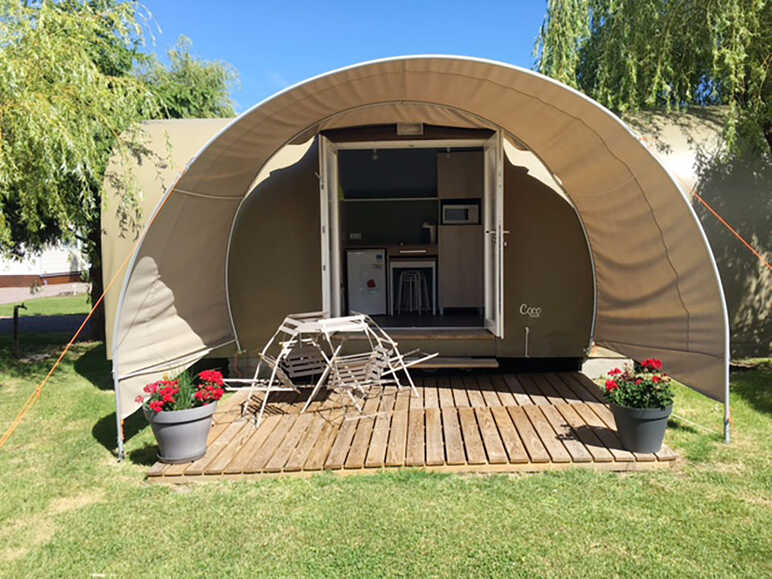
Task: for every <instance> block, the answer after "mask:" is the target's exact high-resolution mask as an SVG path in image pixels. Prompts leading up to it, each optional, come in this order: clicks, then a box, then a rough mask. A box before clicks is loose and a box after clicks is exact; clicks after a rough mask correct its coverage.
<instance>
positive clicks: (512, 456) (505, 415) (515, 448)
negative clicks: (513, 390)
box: [491, 406, 528, 463]
mask: <svg viewBox="0 0 772 579" xmlns="http://www.w3.org/2000/svg"><path fill="white" fill-rule="evenodd" d="M491 414H492V415H493V419H494V420H495V421H496V426H497V427H498V429H499V434H501V441H502V442H503V443H504V448H505V449H506V451H507V456H508V457H509V462H518V463H519V462H528V453H527V452H526V451H525V447H524V446H523V441H522V440H520V437H519V436H518V434H517V429H516V428H515V425H514V424H513V423H512V418H511V417H510V415H509V412H507V409H506V408H504V407H503V406H496V407H495V408H491Z"/></svg>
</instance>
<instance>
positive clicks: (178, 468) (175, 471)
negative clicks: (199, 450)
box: [163, 422, 231, 476]
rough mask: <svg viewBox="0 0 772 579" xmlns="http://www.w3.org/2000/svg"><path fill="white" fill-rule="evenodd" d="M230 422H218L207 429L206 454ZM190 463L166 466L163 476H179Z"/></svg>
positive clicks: (202, 458)
mask: <svg viewBox="0 0 772 579" xmlns="http://www.w3.org/2000/svg"><path fill="white" fill-rule="evenodd" d="M230 424H231V422H220V423H214V424H213V425H212V427H211V428H210V429H209V434H208V435H207V438H206V449H207V453H209V451H210V449H211V448H212V446H213V445H214V443H215V441H216V440H217V439H218V438H219V436H220V435H221V434H222V433H223V432H225V429H226V428H228V426H230ZM206 458H207V456H206V455H204V456H202V457H201V458H200V459H199V460H204V459H206ZM211 458H212V455H211V454H210V456H209V458H208V459H207V462H208V461H209V460H211ZM190 464H191V463H189V462H186V463H183V464H167V465H166V468H165V469H164V471H163V473H164V476H179V475H181V474H183V473H184V472H185V469H187V468H188V467H189V466H190Z"/></svg>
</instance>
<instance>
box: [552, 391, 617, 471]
mask: <svg viewBox="0 0 772 579" xmlns="http://www.w3.org/2000/svg"><path fill="white" fill-rule="evenodd" d="M555 409H556V410H557V411H558V412H560V414H561V415H562V416H563V418H565V420H566V422H568V425H569V426H570V427H571V429H572V430H573V431H574V434H576V436H577V438H578V439H579V440H580V441H581V442H582V444H584V446H585V447H586V448H587V450H588V451H589V452H590V454H591V455H592V459H593V460H594V461H595V462H610V461H612V460H614V457H613V456H612V455H611V452H610V451H609V450H608V449H607V448H606V446H605V445H604V444H603V442H602V441H601V440H600V439H599V438H598V437H597V435H596V434H595V433H594V432H593V430H592V428H590V426H588V425H587V424H586V423H585V422H584V420H583V419H582V418H581V417H580V416H579V414H577V413H576V411H575V410H574V408H573V405H570V404H556V405H555ZM569 450H570V449H569Z"/></svg>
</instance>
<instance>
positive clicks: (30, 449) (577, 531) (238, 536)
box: [0, 338, 772, 577]
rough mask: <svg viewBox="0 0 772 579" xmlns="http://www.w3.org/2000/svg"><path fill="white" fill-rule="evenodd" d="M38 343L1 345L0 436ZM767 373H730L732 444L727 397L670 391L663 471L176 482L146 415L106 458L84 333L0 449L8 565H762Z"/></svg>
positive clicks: (4, 566)
mask: <svg viewBox="0 0 772 579" xmlns="http://www.w3.org/2000/svg"><path fill="white" fill-rule="evenodd" d="M48 341H49V340H47V339H45V338H39V339H37V340H36V341H34V346H31V349H32V350H33V352H32V354H34V355H30V356H29V357H28V358H27V359H26V360H23V361H13V360H12V359H11V357H10V355H9V345H8V343H7V341H6V342H3V341H0V429H2V430H5V428H6V427H7V426H8V425H9V423H10V422H11V420H12V419H13V417H14V415H15V413H16V411H17V410H18V409H19V408H20V407H21V405H22V404H23V402H24V400H25V399H26V398H27V396H28V395H29V394H30V392H31V391H32V390H33V389H34V387H35V384H36V383H37V381H38V380H39V379H40V378H41V377H42V376H43V375H44V373H45V372H46V371H47V369H48V367H49V364H50V363H51V359H52V358H53V357H54V356H55V355H56V353H57V346H55V345H53V344H50V343H48ZM32 342H33V341H31V340H30V341H28V343H32ZM771 383H772V368H770V367H769V366H759V367H758V368H756V369H752V370H746V371H742V372H737V373H735V374H734V375H733V384H732V403H733V417H734V442H733V443H732V444H731V445H730V446H726V445H724V444H723V443H722V442H721V433H720V432H719V425H720V423H721V415H722V408H721V405H719V404H717V403H715V402H712V401H710V400H708V399H706V398H704V397H702V396H700V395H698V394H696V393H694V392H691V391H689V390H687V389H685V388H681V387H679V388H678V391H677V398H676V412H677V413H678V414H679V415H680V416H682V417H683V418H685V419H686V420H688V421H689V422H688V423H687V422H685V421H683V420H681V419H674V420H673V423H672V425H671V428H669V429H668V435H667V442H668V444H670V445H671V446H672V447H674V448H675V449H676V450H677V451H678V452H680V453H681V455H682V456H684V457H685V460H684V461H683V462H682V463H681V464H680V466H679V467H678V468H676V469H674V470H669V471H659V472H652V473H636V474H631V475H619V474H613V473H595V472H591V471H587V470H579V469H577V470H575V471H566V472H559V473H549V474H540V475H518V476H456V475H437V474H427V473H423V472H420V471H417V470H404V471H400V472H397V473H394V474H373V475H371V476H356V477H346V478H338V477H336V476H334V475H330V474H326V475H318V476H315V477H313V478H311V479H307V480H306V479H267V480H261V481H257V482H213V483H208V484H201V485H190V486H182V487H170V486H163V485H150V484H148V483H146V482H145V480H144V473H145V470H146V468H147V466H146V465H147V464H149V463H151V462H152V461H153V460H154V459H153V456H154V454H155V451H156V447H155V444H154V440H153V436H152V433H151V432H150V430H149V428H147V427H145V426H144V424H143V421H142V420H136V421H133V420H132V421H130V424H129V430H130V431H132V432H134V433H135V434H134V435H133V436H132V437H131V439H130V440H129V441H128V444H127V450H128V453H129V460H127V461H126V462H125V463H123V464H117V463H116V461H115V458H114V456H113V454H112V452H111V449H112V446H113V444H114V438H115V420H114V418H115V417H114V414H113V408H114V407H113V396H112V391H111V390H110V388H111V380H110V375H109V366H108V364H107V363H106V362H105V361H104V349H103V347H102V346H101V345H99V344H95V343H80V344H77V345H76V346H75V348H74V350H73V351H72V353H70V354H69V355H68V356H67V358H66V360H65V363H64V365H63V366H62V368H61V370H60V371H59V372H57V374H55V376H54V377H53V379H52V381H51V383H50V384H49V386H48V387H47V388H46V390H45V391H44V393H43V396H42V398H41V399H40V401H39V402H38V403H37V405H36V406H35V407H34V408H33V409H32V411H31V412H30V413H29V415H28V416H27V418H26V420H25V421H24V422H23V423H22V425H21V426H20V427H19V429H18V430H17V431H16V434H15V435H14V436H13V437H12V438H11V439H10V441H9V442H8V444H7V446H6V447H5V448H4V449H2V450H0V496H2V498H3V500H2V501H0V575H3V576H9V577H16V576H88V575H90V574H106V575H116V576H132V577H133V576H154V577H155V576H189V575H190V576H192V575H195V576H231V575H236V576H252V575H280V576H297V575H312V576H350V575H355V576H370V575H433V576H448V575H467V576H469V575H505V576H512V575H514V576H534V575H537V576H560V577H565V576H568V577H571V576H574V577H580V576H608V575H644V576H652V575H655V576H670V575H675V576H678V575H689V576H748V577H760V576H765V575H766V576H769V575H770V574H772V567H771V566H770V562H771V561H772V533H770V529H772V452H770V451H771V450H772V448H771V443H770V441H771V440H772V415H771V413H772V391H771V389H770V384H771ZM691 423H697V424H702V425H705V426H706V427H708V428H710V429H713V430H715V432H706V431H704V430H702V429H701V428H695V427H693V426H692V425H691Z"/></svg>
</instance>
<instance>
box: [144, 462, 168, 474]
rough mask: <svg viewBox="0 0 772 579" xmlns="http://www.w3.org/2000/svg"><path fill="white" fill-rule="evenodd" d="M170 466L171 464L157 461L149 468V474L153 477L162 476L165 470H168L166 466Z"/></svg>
mask: <svg viewBox="0 0 772 579" xmlns="http://www.w3.org/2000/svg"><path fill="white" fill-rule="evenodd" d="M168 466H169V465H168V464H166V463H164V462H161V461H156V462H154V463H153V464H152V465H151V466H150V468H149V469H148V470H147V476H148V477H151V478H152V477H156V476H162V475H163V474H164V471H165V470H166V467H168Z"/></svg>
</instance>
